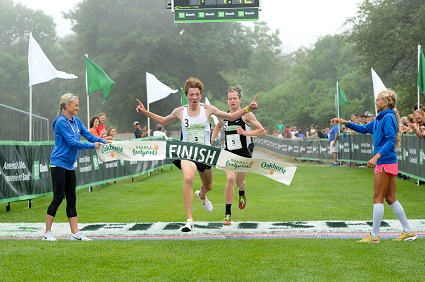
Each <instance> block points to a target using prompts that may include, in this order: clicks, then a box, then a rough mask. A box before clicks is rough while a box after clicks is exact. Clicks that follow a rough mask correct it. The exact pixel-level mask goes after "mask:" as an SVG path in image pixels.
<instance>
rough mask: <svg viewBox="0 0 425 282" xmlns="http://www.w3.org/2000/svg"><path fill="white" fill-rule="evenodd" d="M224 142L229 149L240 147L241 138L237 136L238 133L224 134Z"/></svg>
mask: <svg viewBox="0 0 425 282" xmlns="http://www.w3.org/2000/svg"><path fill="white" fill-rule="evenodd" d="M226 144H227V149H229V150H231V151H233V150H237V149H242V144H241V138H240V137H239V134H229V135H226Z"/></svg>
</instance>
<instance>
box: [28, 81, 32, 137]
mask: <svg viewBox="0 0 425 282" xmlns="http://www.w3.org/2000/svg"><path fill="white" fill-rule="evenodd" d="M29 131H30V132H29V142H31V141H32V85H31V86H30V128H29Z"/></svg>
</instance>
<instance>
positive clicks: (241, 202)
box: [238, 192, 246, 210]
mask: <svg viewBox="0 0 425 282" xmlns="http://www.w3.org/2000/svg"><path fill="white" fill-rule="evenodd" d="M238 202H239V208H240V209H241V210H243V209H244V208H245V206H246V192H245V193H244V194H243V196H239V201H238Z"/></svg>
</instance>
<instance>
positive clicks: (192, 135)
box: [187, 130, 205, 145]
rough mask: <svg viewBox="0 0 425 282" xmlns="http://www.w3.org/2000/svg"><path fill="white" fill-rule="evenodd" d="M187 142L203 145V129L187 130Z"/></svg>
mask: <svg viewBox="0 0 425 282" xmlns="http://www.w3.org/2000/svg"><path fill="white" fill-rule="evenodd" d="M187 142H189V143H195V144H201V145H205V138H204V131H200V130H190V131H188V132H187Z"/></svg>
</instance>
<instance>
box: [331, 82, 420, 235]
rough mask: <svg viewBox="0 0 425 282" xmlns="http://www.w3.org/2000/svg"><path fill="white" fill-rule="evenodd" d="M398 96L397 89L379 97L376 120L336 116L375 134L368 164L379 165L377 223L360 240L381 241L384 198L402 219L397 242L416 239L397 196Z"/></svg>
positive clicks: (376, 176)
mask: <svg viewBox="0 0 425 282" xmlns="http://www.w3.org/2000/svg"><path fill="white" fill-rule="evenodd" d="M396 104H397V96H396V94H395V92H394V91H392V90H386V91H383V92H381V93H380V94H379V95H378V97H377V98H376V101H375V105H376V108H377V110H378V115H377V117H376V119H375V120H373V121H372V122H370V123H368V124H366V125H363V126H362V125H358V124H355V123H352V122H348V121H346V120H344V119H340V118H335V119H334V121H335V123H342V124H345V125H346V126H347V127H348V128H350V129H352V130H354V131H357V132H359V133H363V134H366V133H369V134H373V146H374V156H373V157H372V158H371V159H370V160H369V161H368V162H367V167H368V168H370V167H373V168H375V176H374V189H373V190H374V193H373V202H374V205H373V225H372V232H371V233H370V234H368V235H367V236H366V237H364V238H363V239H362V240H360V241H358V242H379V241H380V240H381V238H380V237H379V227H380V226H381V221H382V218H383V216H384V200H385V201H386V202H387V203H388V204H389V205H390V207H391V208H392V210H393V211H394V214H395V215H396V216H397V218H398V220H399V221H400V223H401V225H402V227H403V232H402V233H401V234H400V236H398V237H397V238H396V239H394V240H395V241H412V240H416V238H417V237H416V234H415V232H413V231H412V229H411V228H410V225H409V222H408V220H407V217H406V213H405V212H404V209H403V207H402V205H401V204H400V203H399V202H398V201H397V199H396V195H395V193H396V175H397V174H398V162H397V153H396V147H399V146H400V135H399V133H398V125H399V124H400V115H399V114H398V112H397V109H396Z"/></svg>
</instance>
